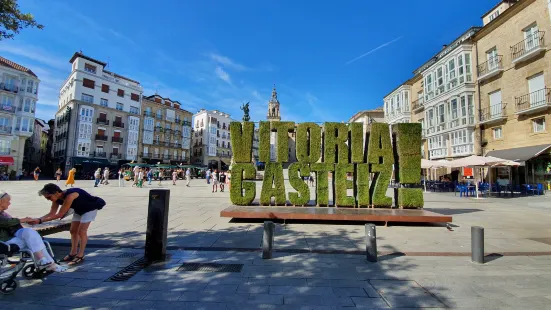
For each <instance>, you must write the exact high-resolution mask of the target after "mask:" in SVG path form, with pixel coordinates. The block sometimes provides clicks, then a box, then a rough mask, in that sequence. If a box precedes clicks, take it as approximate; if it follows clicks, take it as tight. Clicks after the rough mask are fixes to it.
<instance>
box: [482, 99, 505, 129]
mask: <svg viewBox="0 0 551 310" xmlns="http://www.w3.org/2000/svg"><path fill="white" fill-rule="evenodd" d="M506 106H507V104H506V103H503V102H500V103H497V104H494V105H491V106H489V107H488V108H484V109H481V110H480V124H490V123H495V122H499V121H502V120H506V119H507V114H506V111H505V107H506Z"/></svg>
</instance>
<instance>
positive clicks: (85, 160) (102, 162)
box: [72, 157, 111, 167]
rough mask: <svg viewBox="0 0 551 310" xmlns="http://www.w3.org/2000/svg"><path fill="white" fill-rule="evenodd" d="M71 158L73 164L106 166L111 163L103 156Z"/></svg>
mask: <svg viewBox="0 0 551 310" xmlns="http://www.w3.org/2000/svg"><path fill="white" fill-rule="evenodd" d="M72 159H73V166H74V165H83V164H91V165H102V166H106V167H107V166H110V165H111V163H110V162H109V161H108V160H107V159H104V158H86V157H73V158H72Z"/></svg>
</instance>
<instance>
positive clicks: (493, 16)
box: [490, 10, 499, 21]
mask: <svg viewBox="0 0 551 310" xmlns="http://www.w3.org/2000/svg"><path fill="white" fill-rule="evenodd" d="M498 16H499V10H497V11H495V12H493V13H492V14H491V15H490V21H492V20H494V19H495V18H496V17H498Z"/></svg>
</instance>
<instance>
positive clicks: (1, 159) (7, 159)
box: [0, 156, 13, 166]
mask: <svg viewBox="0 0 551 310" xmlns="http://www.w3.org/2000/svg"><path fill="white" fill-rule="evenodd" d="M11 165H13V157H11V156H0V166H11Z"/></svg>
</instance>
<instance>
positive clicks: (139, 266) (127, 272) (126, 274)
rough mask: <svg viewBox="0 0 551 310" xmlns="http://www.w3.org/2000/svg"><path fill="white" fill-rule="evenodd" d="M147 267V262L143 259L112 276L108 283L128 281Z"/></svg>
mask: <svg viewBox="0 0 551 310" xmlns="http://www.w3.org/2000/svg"><path fill="white" fill-rule="evenodd" d="M145 267H147V261H146V260H145V258H143V257H142V258H140V259H138V260H137V261H135V262H133V263H132V264H130V265H128V266H126V267H124V268H123V269H122V270H121V271H119V272H117V273H115V274H114V275H112V276H111V277H110V278H109V279H107V281H108V282H121V281H127V280H128V279H130V278H132V277H133V276H135V275H136V274H137V273H138V272H140V271H142V270H143V269H144V268H145Z"/></svg>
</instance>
